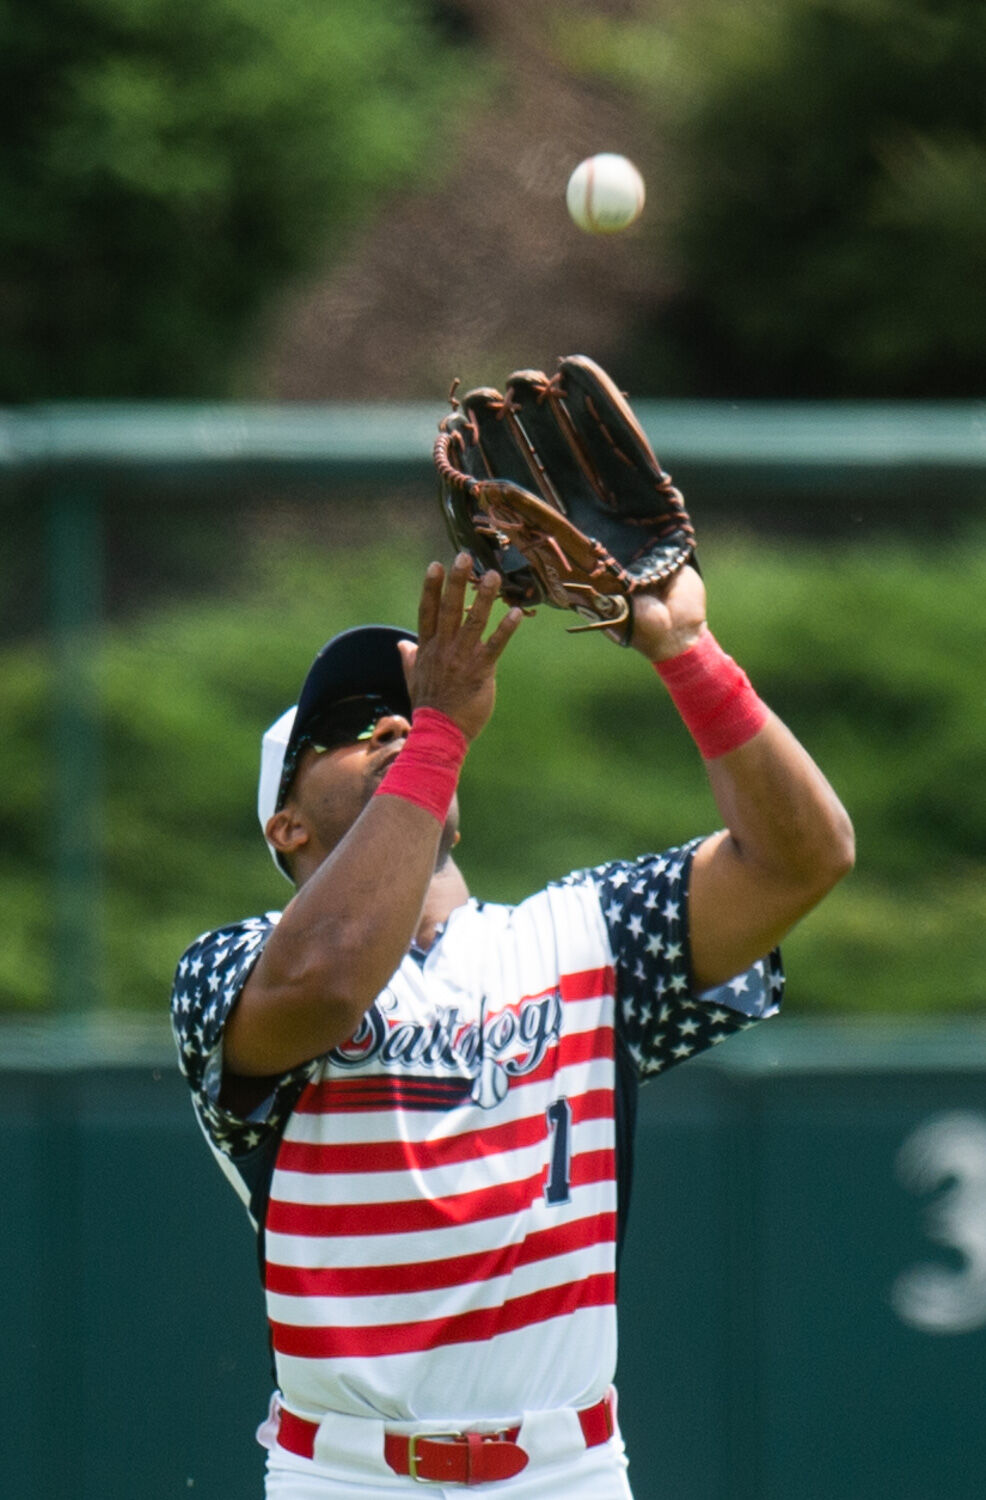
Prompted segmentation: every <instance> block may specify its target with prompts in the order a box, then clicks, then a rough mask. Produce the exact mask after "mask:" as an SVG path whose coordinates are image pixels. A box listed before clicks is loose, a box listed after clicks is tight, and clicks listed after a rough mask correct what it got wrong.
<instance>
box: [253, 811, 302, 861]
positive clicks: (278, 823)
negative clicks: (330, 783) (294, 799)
mask: <svg viewBox="0 0 986 1500" xmlns="http://www.w3.org/2000/svg"><path fill="white" fill-rule="evenodd" d="M264 833H265V834H266V835H267V838H268V840H269V842H270V843H272V844H273V845H274V848H275V849H276V850H277V852H278V854H284V855H290V854H297V852H298V850H299V849H303V848H304V847H305V845H306V844H307V843H308V840H309V837H310V835H309V832H308V828H307V826H306V824H305V823H304V822H303V821H302V819H301V818H300V817H299V816H298V813H297V811H296V809H295V808H294V807H293V806H292V804H291V803H290V802H288V803H287V804H286V805H285V806H284V807H282V808H281V811H280V812H276V813H275V814H274V816H273V817H272V818H268V819H267V827H266V828H265V829H264Z"/></svg>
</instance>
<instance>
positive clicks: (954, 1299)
mask: <svg viewBox="0 0 986 1500" xmlns="http://www.w3.org/2000/svg"><path fill="white" fill-rule="evenodd" d="M897 1175H898V1177H899V1179H900V1181H901V1182H902V1183H903V1185H904V1186H905V1187H906V1188H908V1189H909V1190H910V1191H911V1192H912V1193H934V1192H937V1193H938V1196H937V1197H936V1198H935V1199H934V1200H933V1201H932V1202H931V1203H929V1204H928V1205H927V1207H926V1209H925V1211H924V1224H925V1230H926V1232H927V1235H928V1238H929V1239H930V1240H933V1241H934V1243H935V1244H936V1245H943V1246H944V1247H945V1248H946V1249H947V1250H948V1251H949V1252H950V1253H949V1254H948V1255H947V1256H943V1257H942V1259H941V1260H940V1261H939V1262H938V1263H937V1264H921V1265H916V1266H912V1267H911V1268H910V1269H909V1270H906V1271H904V1272H902V1273H901V1275H900V1276H898V1278H897V1280H896V1281H895V1282H894V1285H893V1288H892V1289H891V1294H890V1296H891V1301H892V1303H893V1305H894V1308H895V1310H896V1312H897V1314H898V1316H899V1317H900V1318H902V1319H903V1321H904V1322H905V1323H909V1324H910V1325H911V1327H912V1328H920V1329H921V1330H922V1331H923V1332H925V1333H936V1334H945V1333H970V1332H971V1331H972V1330H973V1329H975V1328H982V1327H983V1326H986V1116H983V1115H977V1114H973V1113H972V1112H971V1111H970V1112H968V1113H965V1112H961V1111H957V1110H956V1111H953V1112H951V1113H948V1114H941V1115H932V1116H931V1118H930V1119H928V1120H926V1121H925V1122H924V1123H923V1124H922V1125H919V1126H918V1128H917V1129H916V1130H915V1131H913V1132H912V1134H911V1135H909V1136H908V1138H907V1140H906V1141H905V1142H904V1144H903V1146H901V1148H900V1151H899V1152H898V1154H897Z"/></svg>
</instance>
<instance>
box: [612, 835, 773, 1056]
mask: <svg viewBox="0 0 986 1500" xmlns="http://www.w3.org/2000/svg"><path fill="white" fill-rule="evenodd" d="M701 842H702V840H701V839H693V840H692V842H691V843H689V844H685V845H682V846H681V847H680V848H676V849H668V850H666V851H665V852H664V853H663V854H648V855H644V856H643V857H642V858H640V859H637V860H616V861H613V862H612V863H610V864H606V865H600V866H598V867H597V868H596V869H594V870H588V871H584V872H582V874H583V877H584V878H588V879H589V880H591V881H592V883H593V884H594V886H595V889H596V893H597V895H598V897H599V905H600V908H601V910H602V914H603V919H604V920H605V922H606V926H607V929H608V931H609V937H610V946H611V947H612V950H613V956H614V959H615V961H616V1000H617V1010H616V1024H617V1030H618V1032H619V1033H620V1034H621V1036H622V1037H623V1039H624V1041H625V1042H626V1044H627V1047H628V1048H629V1051H630V1054H631V1056H632V1057H633V1060H634V1062H635V1063H636V1065H637V1071H638V1073H639V1075H640V1077H641V1078H642V1079H646V1078H651V1077H653V1076H654V1075H655V1074H657V1073H662V1072H664V1071H665V1069H667V1068H670V1067H673V1066H674V1065H675V1064H676V1063H679V1062H684V1061H685V1060H686V1059H687V1058H690V1057H694V1056H695V1055H696V1054H697V1053H699V1052H704V1051H705V1050H706V1048H708V1047H713V1046H715V1045H716V1044H717V1043H719V1042H722V1041H724V1040H725V1039H726V1037H727V1036H730V1035H731V1034H732V1033H733V1032H736V1031H745V1030H747V1029H748V1028H749V1027H750V1026H753V1025H755V1024H756V1023H757V1022H758V1021H762V1020H765V1019H766V1018H767V1017H768V1016H772V1015H775V1014H776V1013H777V1011H778V1010H779V1009H780V1001H781V995H782V993H783V989H784V973H783V969H782V967H781V959H780V953H779V952H778V951H777V950H776V949H775V950H774V951H773V952H772V953H770V954H767V955H765V956H764V958H762V959H760V960H758V962H757V963H755V964H754V965H753V966H752V968H750V969H747V970H746V972H745V973H743V974H737V975H736V976H735V977H734V978H733V979H731V980H729V981H728V982H727V983H726V984H723V985H719V986H717V988H715V989H714V990H706V991H704V992H703V993H701V994H697V993H695V992H694V990H693V987H692V980H691V962H690V952H689V941H688V879H689V874H690V871H691V863H692V858H693V856H694V853H695V850H696V849H697V848H698V846H699V844H700V843H701Z"/></svg>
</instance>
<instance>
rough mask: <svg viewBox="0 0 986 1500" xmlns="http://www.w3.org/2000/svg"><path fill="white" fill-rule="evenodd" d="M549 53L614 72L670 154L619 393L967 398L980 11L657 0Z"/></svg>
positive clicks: (980, 305) (972, 359)
mask: <svg viewBox="0 0 986 1500" xmlns="http://www.w3.org/2000/svg"><path fill="white" fill-rule="evenodd" d="M651 12H653V14H650V13H651ZM560 45H562V46H563V47H564V49H565V51H566V53H567V55H568V57H569V58H570V59H571V61H572V62H573V65H575V66H581V67H584V68H592V69H593V70H598V69H599V68H603V69H604V70H605V71H607V72H609V73H610V74H613V75H616V76H619V77H621V78H623V79H629V80H630V81H632V83H633V84H634V85H635V86H636V87H637V88H638V89H639V90H640V93H641V97H642V98H643V99H644V100H645V101H646V105H647V107H648V108H649V109H650V110H651V112H652V116H653V118H654V121H655V127H656V129H657V130H658V131H659V132H660V133H661V135H662V136H663V137H664V138H666V139H667V141H668V145H669V152H670V157H669V168H668V172H669V181H668V183H666V184H655V183H652V184H651V191H652V194H657V193H660V194H661V195H662V196H664V197H666V198H667V197H670V203H671V205H672V206H671V209H670V212H669V215H668V218H669V221H670V229H669V231H667V237H665V238H663V242H662V244H661V246H660V247H659V248H658V249H657V250H656V251H655V253H658V254H661V255H662V256H667V255H668V254H670V255H671V256H672V257H673V258H674V261H675V264H676V268H677V273H678V278H679V286H680V291H679V293H678V295H677V296H676V297H675V298H674V299H673V300H672V302H671V303H670V305H668V306H666V307H665V308H664V309H663V310H662V312H661V315H660V326H659V327H654V326H652V327H650V328H646V329H643V330H642V331H641V337H640V340H639V343H638V348H637V364H636V368H635V370H634V371H633V379H634V382H635V384H636V385H637V386H638V387H639V386H641V385H643V386H644V387H645V388H647V389H654V390H664V391H683V392H688V393H691V392H700V393H701V394H704V395H716V394H724V395H736V396H787V395H808V396H816V395H833V394H839V395H846V396H876V395H879V396H930V395H934V396H960V395H971V394H979V392H981V390H982V388H983V384H984V381H986V26H984V24H983V9H982V5H981V3H979V0H731V3H730V4H728V5H722V4H721V3H719V0H688V3H687V4H681V5H671V6H669V5H668V4H667V3H666V0H661V3H652V4H650V5H645V6H644V8H643V12H642V13H641V16H640V19H639V20H638V22H637V23H636V24H634V25H631V26H626V25H624V26H622V27H619V28H616V27H614V26H613V25H612V23H611V22H607V21H606V20H605V19H603V18H602V17H600V16H596V17H595V18H590V19H589V20H588V21H587V22H584V23H583V24H581V25H579V24H576V25H573V26H572V27H570V28H568V29H567V30H566V33H565V35H564V37H563V38H562V40H561V43H560ZM664 233H665V232H664V231H662V236H664ZM627 378H629V376H628V377H627Z"/></svg>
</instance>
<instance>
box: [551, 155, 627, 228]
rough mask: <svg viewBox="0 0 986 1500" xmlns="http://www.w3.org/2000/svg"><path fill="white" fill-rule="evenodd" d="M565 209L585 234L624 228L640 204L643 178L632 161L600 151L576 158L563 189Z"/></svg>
mask: <svg viewBox="0 0 986 1500" xmlns="http://www.w3.org/2000/svg"><path fill="white" fill-rule="evenodd" d="M565 201H566V203H567V204H568V211H569V213H570V214H571V216H572V218H573V219H574V220H575V222H576V224H577V225H578V226H579V228H580V229H585V230H587V231H588V233H589V234H613V233H615V231H616V230H618V229H626V227H627V225H628V224H632V223H633V221H634V219H636V218H638V217H639V214H640V211H641V209H642V208H643V206H644V179H643V178H642V177H641V175H640V173H639V172H638V171H637V168H636V167H635V166H634V164H633V162H632V161H628V160H627V158H626V157H625V156H615V155H613V154H612V153H611V152H608V151H603V152H601V153H600V155H598V156H589V157H587V158H586V160H585V161H582V162H579V164H578V166H577V167H576V168H575V171H574V172H573V173H572V175H571V177H570V178H569V179H568V187H567V189H566V192H565Z"/></svg>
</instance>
